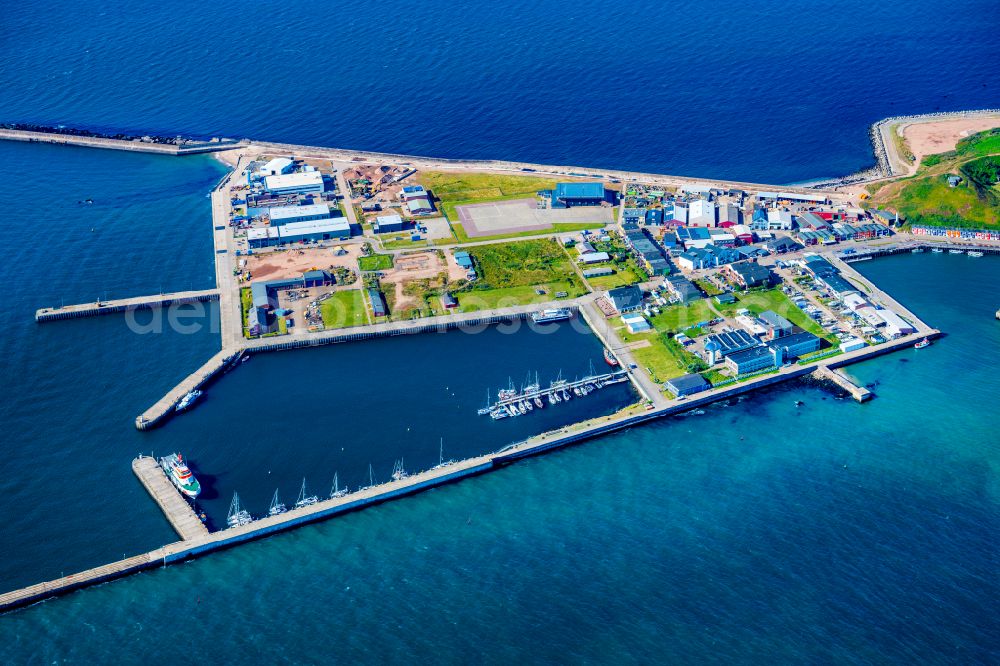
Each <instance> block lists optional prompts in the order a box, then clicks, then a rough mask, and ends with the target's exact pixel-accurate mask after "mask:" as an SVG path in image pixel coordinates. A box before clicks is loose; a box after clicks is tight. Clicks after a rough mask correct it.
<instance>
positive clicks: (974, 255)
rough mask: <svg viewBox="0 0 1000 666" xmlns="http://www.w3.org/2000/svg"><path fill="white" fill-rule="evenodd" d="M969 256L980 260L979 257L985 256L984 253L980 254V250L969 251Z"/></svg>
mask: <svg viewBox="0 0 1000 666" xmlns="http://www.w3.org/2000/svg"><path fill="white" fill-rule="evenodd" d="M969 256H970V257H975V258H976V259H978V258H979V257H981V256H983V253H982V252H980V251H979V250H969Z"/></svg>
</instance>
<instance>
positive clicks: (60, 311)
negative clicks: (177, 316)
mask: <svg viewBox="0 0 1000 666" xmlns="http://www.w3.org/2000/svg"><path fill="white" fill-rule="evenodd" d="M217 300H219V290H218V289H201V290H197V291H178V292H174V293H170V294H152V295H149V296H135V297H133V298H119V299H114V300H107V301H94V302H93V303H79V304H76V305H62V306H59V307H53V308H41V309H39V310H36V311H35V321H38V322H42V321H54V320H56V319H78V318H80V317H96V316H98V315H104V314H112V313H115V312H127V311H130V310H150V309H154V308H166V307H170V306H171V305H179V304H181V303H195V302H205V301H217Z"/></svg>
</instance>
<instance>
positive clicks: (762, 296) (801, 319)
mask: <svg viewBox="0 0 1000 666" xmlns="http://www.w3.org/2000/svg"><path fill="white" fill-rule="evenodd" d="M741 308H746V309H747V310H749V311H750V312H752V313H753V314H755V315H758V314H760V313H761V312H764V311H765V310H771V311H772V312H776V313H778V314H779V315H781V316H782V317H784V318H785V319H787V320H788V321H790V322H792V323H793V324H795V325H796V326H798V327H799V328H801V329H802V330H804V331H809V332H810V333H812V334H813V335H816V336H819V337H821V338H825V339H826V340H829V341H830V342H834V341H836V340H837V338H836V337H834V336H833V334H831V333H827V332H826V331H825V330H824V329H823V327H822V326H820V325H819V324H817V323H816V322H815V321H813V320H812V319H810V318H809V315H807V314H806V313H805V312H803V311H802V310H801V309H800V308H799V307H798V306H797V305H795V304H794V303H792V301H791V300H790V299H789V298H788V296H785V294H784V293H783V292H782V291H781V290H780V289H767V290H765V291H752V292H750V293H747V294H737V295H736V302H735V303H728V304H726V305H720V306H719V310H720V311H722V312H724V313H725V314H727V315H732V314H733V313H734V312H736V310H739V309H741Z"/></svg>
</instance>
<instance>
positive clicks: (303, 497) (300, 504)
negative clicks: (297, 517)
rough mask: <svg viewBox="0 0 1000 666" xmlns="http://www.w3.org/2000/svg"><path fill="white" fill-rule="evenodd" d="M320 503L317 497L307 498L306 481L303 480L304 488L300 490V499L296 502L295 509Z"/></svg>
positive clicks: (310, 496)
mask: <svg viewBox="0 0 1000 666" xmlns="http://www.w3.org/2000/svg"><path fill="white" fill-rule="evenodd" d="M318 501H319V498H318V497H316V496H315V495H309V496H306V480H305V479H304V478H303V479H302V488H300V489H299V498H298V499H297V500H295V508H296V509H301V508H302V507H304V506H312V505H313V504H315V503H316V502H318Z"/></svg>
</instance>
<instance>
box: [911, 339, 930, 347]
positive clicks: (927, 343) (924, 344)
mask: <svg viewBox="0 0 1000 666" xmlns="http://www.w3.org/2000/svg"><path fill="white" fill-rule="evenodd" d="M930 345H931V341H930V340H928V339H927V338H924V339H923V340H921V341H920V342H918V343H917V344H915V345H913V348H914V349H923V348H924V347H930Z"/></svg>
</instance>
